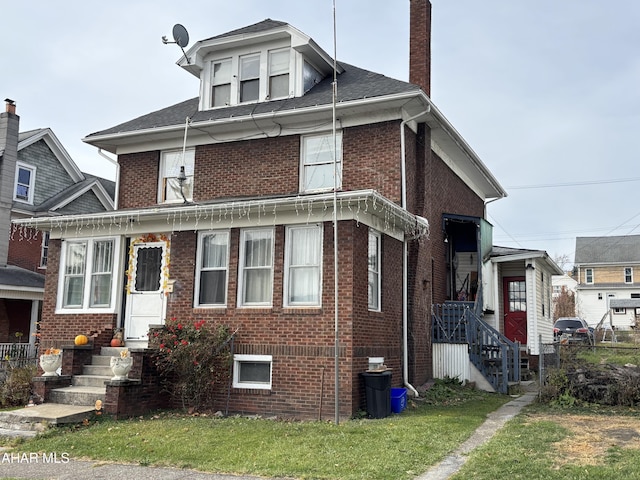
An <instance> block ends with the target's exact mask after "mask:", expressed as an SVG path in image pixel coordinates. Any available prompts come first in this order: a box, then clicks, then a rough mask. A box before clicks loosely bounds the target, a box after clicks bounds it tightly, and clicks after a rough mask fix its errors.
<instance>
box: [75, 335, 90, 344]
mask: <svg viewBox="0 0 640 480" xmlns="http://www.w3.org/2000/svg"><path fill="white" fill-rule="evenodd" d="M73 343H75V344H76V345H86V344H87V343H89V339H88V338H87V336H86V335H78V336H77V337H76V338H75V340H74V341H73Z"/></svg>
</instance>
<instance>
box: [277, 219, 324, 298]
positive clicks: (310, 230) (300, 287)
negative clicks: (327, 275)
mask: <svg viewBox="0 0 640 480" xmlns="http://www.w3.org/2000/svg"><path fill="white" fill-rule="evenodd" d="M285 245H286V253H285V278H284V282H285V292H286V294H285V297H284V298H285V306H320V305H321V303H322V301H321V299H322V226H321V225H318V224H316V225H305V226H291V227H287V233H286V241H285Z"/></svg>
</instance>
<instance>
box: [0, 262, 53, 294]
mask: <svg viewBox="0 0 640 480" xmlns="http://www.w3.org/2000/svg"><path fill="white" fill-rule="evenodd" d="M0 286H11V287H28V288H42V289H44V275H42V274H40V273H36V272H32V271H30V270H26V269H24V268H20V267H16V266H14V265H6V266H4V267H0Z"/></svg>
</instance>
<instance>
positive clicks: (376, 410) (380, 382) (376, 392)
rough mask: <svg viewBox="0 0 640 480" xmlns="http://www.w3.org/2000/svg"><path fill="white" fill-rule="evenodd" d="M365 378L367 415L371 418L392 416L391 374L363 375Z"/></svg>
mask: <svg viewBox="0 0 640 480" xmlns="http://www.w3.org/2000/svg"><path fill="white" fill-rule="evenodd" d="M360 375H362V378H364V389H365V396H366V399H367V414H368V415H369V417H371V418H385V417H388V416H389V415H391V372H390V371H386V372H380V373H371V372H365V373H361V374H360Z"/></svg>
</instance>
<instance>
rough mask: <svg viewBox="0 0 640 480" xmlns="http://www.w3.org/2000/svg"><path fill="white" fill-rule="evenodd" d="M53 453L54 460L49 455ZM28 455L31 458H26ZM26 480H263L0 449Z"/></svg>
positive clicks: (523, 402)
mask: <svg viewBox="0 0 640 480" xmlns="http://www.w3.org/2000/svg"><path fill="white" fill-rule="evenodd" d="M536 396H537V392H534V391H530V392H527V393H525V394H524V395H522V396H520V397H517V398H514V399H513V400H511V401H510V402H508V403H506V404H504V405H503V406H502V407H500V408H499V409H498V410H496V411H495V412H493V413H490V414H489V415H487V420H486V421H485V422H484V423H483V424H482V425H481V426H480V427H478V429H477V430H476V431H475V433H474V434H473V435H472V436H471V437H470V438H469V439H468V440H467V441H466V442H464V443H463V444H462V445H460V447H459V448H458V449H457V450H456V451H455V452H453V453H452V454H451V455H449V456H448V457H446V458H445V459H444V460H443V461H442V462H440V463H439V464H437V465H434V466H433V467H432V468H430V469H429V470H428V471H427V472H425V473H424V474H422V475H420V476H419V477H416V479H415V480H445V479H447V478H449V477H450V476H451V475H453V474H454V473H456V472H457V471H458V470H459V469H460V468H461V467H462V466H463V465H464V464H465V462H466V461H467V455H468V454H469V452H471V451H472V450H473V449H474V448H476V447H478V446H480V445H482V444H483V443H485V442H486V441H488V440H489V439H490V438H491V437H492V436H493V435H494V434H495V433H496V432H497V431H498V430H499V429H500V428H502V426H504V424H505V423H506V422H507V421H508V420H510V419H512V418H513V417H514V416H516V415H517V414H518V413H520V411H521V410H522V408H524V407H525V406H527V405H529V404H531V403H532V402H534V401H535V399H536ZM54 453H55V456H53V455H52V454H54ZM29 455H31V457H30V456H29ZM7 477H10V478H29V479H41V480H51V479H53V480H76V479H78V480H80V479H82V480H85V479H86V480H98V479H110V480H118V479H132V478H140V479H145V480H156V479H157V480H267V479H265V478H264V477H256V476H241V475H223V474H208V473H202V472H197V471H194V470H184V469H177V468H156V467H142V466H140V465H123V464H113V463H106V462H99V461H80V460H74V459H73V457H71V456H69V455H68V454H66V456H65V454H63V452H48V453H46V452H45V453H44V454H43V453H38V454H36V453H32V454H27V457H24V456H23V457H20V458H17V457H16V454H14V456H13V457H12V456H11V453H8V452H4V451H3V449H2V448H1V447H0V478H7ZM271 480H285V479H271Z"/></svg>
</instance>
